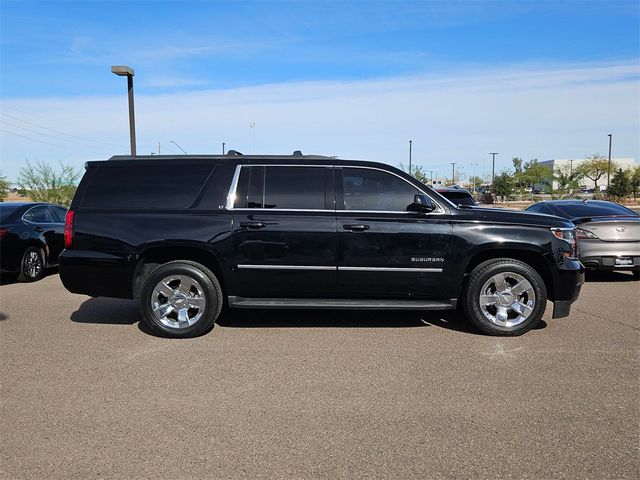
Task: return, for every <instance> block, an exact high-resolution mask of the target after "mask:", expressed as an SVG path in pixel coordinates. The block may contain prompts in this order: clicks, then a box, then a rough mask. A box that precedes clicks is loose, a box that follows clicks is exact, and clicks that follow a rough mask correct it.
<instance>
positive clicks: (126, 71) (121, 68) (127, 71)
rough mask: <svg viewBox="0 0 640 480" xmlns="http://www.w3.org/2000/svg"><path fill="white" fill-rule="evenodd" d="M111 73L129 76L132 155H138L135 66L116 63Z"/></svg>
mask: <svg viewBox="0 0 640 480" xmlns="http://www.w3.org/2000/svg"><path fill="white" fill-rule="evenodd" d="M111 73H115V74H116V75H118V76H119V77H127V90H128V91H129V141H130V142H131V156H132V157H135V156H136V119H135V115H134V113H133V112H134V108H133V75H134V73H133V68H131V67H127V66H126V65H114V66H112V67H111Z"/></svg>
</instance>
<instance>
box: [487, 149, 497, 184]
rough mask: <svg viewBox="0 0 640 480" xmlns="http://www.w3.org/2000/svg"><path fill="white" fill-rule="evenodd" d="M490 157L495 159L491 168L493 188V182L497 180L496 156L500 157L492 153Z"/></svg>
mask: <svg viewBox="0 0 640 480" xmlns="http://www.w3.org/2000/svg"><path fill="white" fill-rule="evenodd" d="M489 155H491V156H492V157H493V161H492V166H491V186H493V182H495V180H496V155H498V152H491V153H489Z"/></svg>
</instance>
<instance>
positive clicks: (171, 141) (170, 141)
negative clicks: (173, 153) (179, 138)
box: [169, 140, 187, 155]
mask: <svg viewBox="0 0 640 480" xmlns="http://www.w3.org/2000/svg"><path fill="white" fill-rule="evenodd" d="M169 143H173V144H174V145H175V146H176V147H178V148H179V149H180V150H182V153H184V154H185V155H186V154H187V152H185V151H184V150H183V149H182V147H181V146H180V145H178V144H177V143H176V142H174V141H173V140H169Z"/></svg>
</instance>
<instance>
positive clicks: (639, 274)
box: [633, 268, 640, 280]
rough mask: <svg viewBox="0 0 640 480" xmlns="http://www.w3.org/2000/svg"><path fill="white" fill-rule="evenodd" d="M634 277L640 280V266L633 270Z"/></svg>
mask: <svg viewBox="0 0 640 480" xmlns="http://www.w3.org/2000/svg"><path fill="white" fill-rule="evenodd" d="M633 279H634V280H640V268H636V269H635V270H634V271H633Z"/></svg>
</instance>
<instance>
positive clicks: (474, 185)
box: [471, 162, 478, 193]
mask: <svg viewBox="0 0 640 480" xmlns="http://www.w3.org/2000/svg"><path fill="white" fill-rule="evenodd" d="M471 165H472V166H473V181H472V182H471V183H472V184H473V192H474V193H475V191H476V167H477V166H478V162H476V163H473V162H471Z"/></svg>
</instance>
